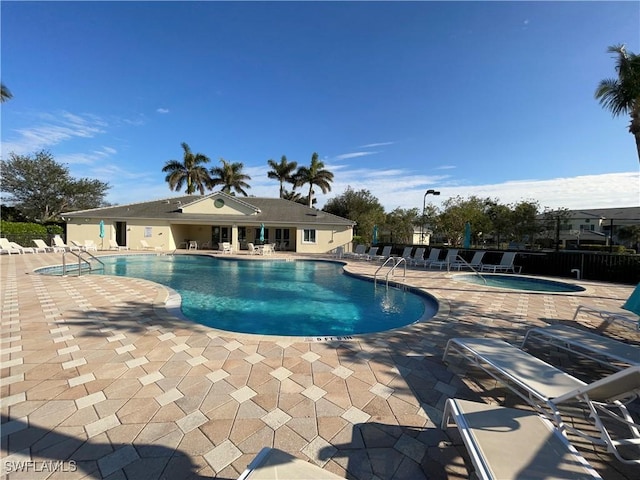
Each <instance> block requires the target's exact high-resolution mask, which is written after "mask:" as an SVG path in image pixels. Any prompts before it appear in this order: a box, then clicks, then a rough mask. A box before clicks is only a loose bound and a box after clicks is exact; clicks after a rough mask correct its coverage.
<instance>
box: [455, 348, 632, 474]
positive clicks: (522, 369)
mask: <svg viewBox="0 0 640 480" xmlns="http://www.w3.org/2000/svg"><path fill="white" fill-rule="evenodd" d="M452 353H457V354H459V355H460V356H461V357H462V358H463V359H465V360H466V361H468V362H469V363H471V364H472V365H475V366H477V367H479V368H480V369H482V370H483V371H484V372H486V373H487V374H488V375H490V376H491V377H493V378H494V379H496V380H497V381H499V382H500V383H502V384H503V385H504V386H505V387H506V388H508V389H509V390H511V391H512V392H513V393H515V394H516V395H518V396H519V397H520V398H522V399H523V400H524V401H525V402H527V403H528V404H529V405H531V406H532V407H533V408H534V409H536V410H537V411H538V412H540V413H541V414H543V415H545V416H547V417H548V418H549V419H550V420H552V421H553V422H554V423H555V425H556V426H557V427H558V428H559V429H560V430H561V431H562V432H563V433H565V431H571V432H572V433H574V434H576V435H579V436H581V437H583V438H584V439H586V440H588V441H590V442H592V443H594V444H597V445H603V446H605V447H606V448H607V450H608V451H609V452H611V453H612V454H613V455H615V456H616V458H618V460H620V461H621V462H623V463H629V464H636V465H640V431H639V430H638V429H639V428H640V424H639V423H638V421H637V420H636V419H634V418H633V417H632V415H631V413H630V412H629V409H628V408H627V404H628V403H630V402H632V401H634V400H635V399H636V398H638V395H639V394H640V366H632V367H628V368H625V369H624V370H621V371H619V372H616V373H613V374H611V375H609V376H607V377H605V378H602V379H600V380H596V381H594V382H592V383H589V384H587V383H585V382H583V381H582V380H580V379H578V378H576V377H573V376H572V375H570V374H568V373H565V372H563V371H562V370H560V369H558V368H556V367H555V366H553V365H550V364H548V363H546V362H544V361H543V360H541V359H539V358H537V357H534V356H533V355H530V354H529V353H527V352H524V351H522V350H520V349H519V348H517V347H515V346H513V345H510V344H509V343H507V342H505V341H503V340H500V339H496V338H451V339H449V341H448V342H447V346H446V348H445V352H444V356H443V361H445V362H446V361H449V359H450V358H449V357H450V355H451V354H452ZM576 405H577V406H580V407H581V408H582V409H584V410H586V411H587V412H588V417H589V418H590V419H591V421H592V422H593V425H592V426H593V427H595V429H596V431H597V432H598V433H597V434H598V436H595V434H593V432H586V431H583V430H581V429H579V428H578V427H573V426H571V425H570V422H565V420H564V418H563V416H562V413H561V412H560V407H564V406H576ZM603 420H606V423H605V421H603ZM610 421H611V422H614V423H615V433H614V431H612V430H611V429H610V428H611V426H610V424H609V422H610ZM626 430H628V431H629V434H628V435H627V434H626V433H623V432H626ZM619 447H623V450H624V453H622V452H621V451H620V449H619ZM630 451H633V454H632V455H630Z"/></svg>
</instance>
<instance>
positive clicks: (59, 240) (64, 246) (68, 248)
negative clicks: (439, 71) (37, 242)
mask: <svg viewBox="0 0 640 480" xmlns="http://www.w3.org/2000/svg"><path fill="white" fill-rule="evenodd" d="M53 244H54V245H55V246H56V247H58V248H62V249H64V251H65V252H71V251H73V250H75V251H80V248H79V247H76V246H75V245H67V244H66V243H64V242H63V241H62V238H61V237H59V236H58V235H56V236H54V237H53Z"/></svg>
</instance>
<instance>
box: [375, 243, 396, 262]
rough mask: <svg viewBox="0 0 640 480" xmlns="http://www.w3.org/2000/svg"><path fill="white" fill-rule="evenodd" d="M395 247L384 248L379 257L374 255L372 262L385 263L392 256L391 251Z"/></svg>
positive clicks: (387, 246) (386, 246)
mask: <svg viewBox="0 0 640 480" xmlns="http://www.w3.org/2000/svg"><path fill="white" fill-rule="evenodd" d="M392 248H393V245H385V246H384V247H383V248H382V252H381V253H380V254H379V255H374V256H373V258H372V260H377V261H379V262H384V261H385V260H386V259H387V258H389V257H390V256H391V249H392Z"/></svg>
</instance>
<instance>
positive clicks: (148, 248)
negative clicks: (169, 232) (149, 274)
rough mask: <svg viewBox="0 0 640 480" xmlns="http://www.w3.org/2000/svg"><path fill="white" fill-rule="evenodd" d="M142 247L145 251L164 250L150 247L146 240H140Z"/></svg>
mask: <svg viewBox="0 0 640 480" xmlns="http://www.w3.org/2000/svg"><path fill="white" fill-rule="evenodd" d="M140 247H142V249H143V250H162V247H157V246H153V245H149V243H148V242H147V241H146V240H140Z"/></svg>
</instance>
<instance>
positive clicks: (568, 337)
mask: <svg viewBox="0 0 640 480" xmlns="http://www.w3.org/2000/svg"><path fill="white" fill-rule="evenodd" d="M532 339H533V340H537V341H540V342H543V343H546V344H550V345H553V346H555V347H557V348H560V349H563V350H567V351H569V352H572V353H575V354H576V355H579V356H582V357H586V358H589V359H591V360H594V361H596V362H599V363H602V364H604V365H608V366H610V367H613V368H618V369H620V368H624V367H621V366H620V365H619V363H623V364H624V365H625V366H629V365H640V348H638V347H636V346H635V345H630V344H628V343H623V342H619V341H617V340H614V339H612V338H609V337H605V336H603V335H598V334H596V333H591V332H588V331H586V330H582V329H579V328H573V327H570V326H568V325H550V326H548V327H535V328H530V329H529V330H527V333H526V334H525V336H524V339H523V340H522V345H520V348H522V349H524V348H525V346H526V344H527V342H529V341H530V340H532Z"/></svg>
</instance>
